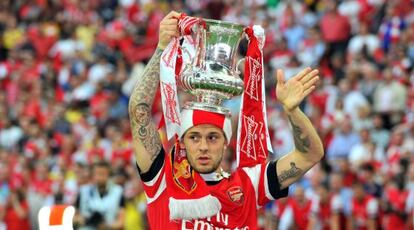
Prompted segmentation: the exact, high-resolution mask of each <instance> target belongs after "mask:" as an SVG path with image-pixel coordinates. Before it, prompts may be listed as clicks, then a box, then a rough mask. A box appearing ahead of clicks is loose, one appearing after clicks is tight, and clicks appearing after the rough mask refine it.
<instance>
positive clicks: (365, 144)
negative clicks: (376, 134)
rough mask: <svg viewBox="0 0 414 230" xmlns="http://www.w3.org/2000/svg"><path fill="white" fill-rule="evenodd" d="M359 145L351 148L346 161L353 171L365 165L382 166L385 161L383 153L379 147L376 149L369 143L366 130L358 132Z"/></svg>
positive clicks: (369, 138) (368, 135)
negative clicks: (375, 164) (376, 164)
mask: <svg viewBox="0 0 414 230" xmlns="http://www.w3.org/2000/svg"><path fill="white" fill-rule="evenodd" d="M359 136H360V143H358V144H356V145H354V146H353V147H352V148H351V151H350V153H349V156H348V159H349V162H350V163H351V167H352V168H353V169H354V171H357V170H358V168H359V166H361V165H363V164H365V163H371V162H372V163H374V162H375V163H378V164H380V165H381V164H382V163H383V162H384V161H385V153H384V151H383V150H382V149H381V148H380V147H376V146H375V144H374V143H372V141H371V136H370V133H369V130H368V129H362V130H361V131H359Z"/></svg>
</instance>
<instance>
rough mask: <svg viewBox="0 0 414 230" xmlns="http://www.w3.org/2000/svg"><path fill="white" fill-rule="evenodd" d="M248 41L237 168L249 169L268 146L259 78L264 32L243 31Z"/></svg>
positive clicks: (256, 28)
mask: <svg viewBox="0 0 414 230" xmlns="http://www.w3.org/2000/svg"><path fill="white" fill-rule="evenodd" d="M244 31H245V33H246V35H247V37H248V40H249V45H248V48H247V54H246V61H245V76H244V84H245V87H244V92H243V95H242V103H241V112H240V114H239V126H238V130H237V151H236V153H237V154H236V156H237V157H236V160H237V161H236V163H237V167H246V166H253V165H256V164H258V163H262V162H264V161H265V160H266V158H267V154H268V152H269V151H270V152H273V151H272V146H271V142H270V138H269V131H268V129H267V114H266V95H265V82H264V77H263V76H264V75H263V72H264V70H263V51H262V50H263V44H264V41H265V35H264V30H263V28H262V27H261V26H253V27H247V28H245V30H244Z"/></svg>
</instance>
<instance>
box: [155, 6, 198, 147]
mask: <svg viewBox="0 0 414 230" xmlns="http://www.w3.org/2000/svg"><path fill="white" fill-rule="evenodd" d="M198 21H199V19H198V18H194V17H188V16H185V15H184V14H182V15H181V16H180V18H179V24H178V27H179V30H180V33H181V35H182V36H183V37H184V38H185V39H184V42H185V44H186V45H189V46H191V45H194V44H191V43H190V42H189V41H191V39H190V34H191V33H192V31H191V28H192V27H193V25H194V24H196V23H197V22H198ZM182 56H183V55H182V49H181V46H180V41H179V38H173V39H172V40H171V42H170V43H169V44H168V46H167V47H166V48H165V50H164V51H163V53H162V55H161V60H160V90H161V100H162V109H163V113H164V122H165V127H166V132H167V139H168V140H170V139H171V138H173V137H174V136H175V135H176V134H178V132H179V129H180V126H181V120H180V105H179V102H178V94H177V80H178V79H179V78H180V75H181V72H182V69H183V57H182ZM187 58H191V57H187Z"/></svg>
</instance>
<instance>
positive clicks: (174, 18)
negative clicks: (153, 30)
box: [158, 11, 180, 50]
mask: <svg viewBox="0 0 414 230" xmlns="http://www.w3.org/2000/svg"><path fill="white" fill-rule="evenodd" d="M179 17H180V14H179V13H177V12H175V11H171V12H170V13H168V14H167V16H165V17H164V18H163V19H162V20H161V22H160V29H159V38H158V48H159V49H162V50H163V49H165V47H167V46H168V44H169V43H170V41H171V39H172V38H173V37H179V36H180V32H179V31H178V18H179Z"/></svg>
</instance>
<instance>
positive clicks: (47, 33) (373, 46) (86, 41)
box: [0, 0, 414, 230]
mask: <svg viewBox="0 0 414 230" xmlns="http://www.w3.org/2000/svg"><path fill="white" fill-rule="evenodd" d="M170 10H175V11H178V12H186V13H187V14H188V15H191V16H198V17H204V18H214V19H220V20H225V21H231V22H236V23H242V24H244V25H252V24H260V25H262V26H263V27H264V28H265V31H266V42H265V48H264V61H265V78H266V91H267V92H266V93H267V95H266V96H267V99H266V100H267V109H268V117H269V122H268V124H269V126H270V127H269V128H270V134H271V138H272V143H273V149H274V152H275V154H274V155H272V156H271V157H272V158H273V159H277V158H279V157H281V156H283V154H285V153H287V152H289V151H290V150H291V149H292V148H293V147H294V142H293V139H292V134H291V128H290V126H289V123H288V119H287V118H286V117H285V115H284V113H283V111H282V108H281V106H280V105H279V104H278V103H277V100H276V95H275V84H276V82H275V77H274V72H275V70H276V69H278V68H281V69H284V70H285V73H286V76H287V77H290V76H293V75H294V74H295V73H297V72H298V71H299V70H301V69H302V68H303V67H305V66H312V67H315V68H318V69H319V70H320V76H321V81H320V83H319V85H318V87H317V89H316V90H315V91H314V92H313V93H312V94H311V95H310V96H309V97H308V98H307V100H306V102H305V103H303V105H302V108H303V110H304V111H305V112H306V114H307V115H308V116H309V117H310V119H311V121H312V123H313V124H314V126H315V127H316V128H317V130H318V132H319V134H320V137H321V138H322V140H323V143H324V146H325V150H326V151H325V158H324V159H323V162H322V163H320V164H318V165H317V166H316V167H315V168H314V169H312V170H311V171H310V172H309V173H307V174H306V175H305V178H304V179H303V180H302V181H301V182H299V183H297V184H296V185H294V186H292V187H291V188H290V194H291V195H290V196H289V198H285V199H281V200H278V201H276V202H273V203H271V204H269V205H268V206H266V207H264V208H263V209H262V214H261V217H260V218H259V220H258V221H259V223H260V225H261V226H262V228H263V229H291V228H296V229H306V228H308V229H330V228H333V229H334V228H335V227H338V226H339V227H344V226H346V225H348V227H349V228H350V229H365V228H369V227H371V228H375V225H376V226H377V227H378V226H382V227H383V228H384V229H413V228H414V68H413V62H414V2H413V1H410V0H393V1H386V0H338V1H335V0H306V1H299V0H286V1H281V0H267V1H266V0H225V1H217V0H201V1H196V0H188V1H154V0H88V1H82V0H4V1H0V229H1V230H3V229H6V227H7V229H11V230H14V229H18V230H25V229H36V228H37V213H38V211H39V209H40V208H41V207H42V206H45V205H52V204H61V203H64V204H71V205H74V206H75V207H77V210H78V212H77V215H76V217H75V222H76V225H77V226H84V227H85V226H86V227H92V228H95V229H96V228H98V227H99V228H103V229H107V228H113V229H117V228H118V229H120V228H124V229H146V223H145V208H146V203H145V195H144V194H143V189H142V186H141V184H140V179H139V176H138V175H137V171H136V166H135V163H134V154H133V152H132V150H131V131H130V126H129V119H128V97H129V95H130V93H131V91H132V89H133V86H134V83H135V81H136V78H137V76H139V74H140V73H141V72H142V71H143V69H144V67H145V63H146V61H148V59H149V58H150V57H151V55H152V52H153V51H154V49H155V47H156V45H157V41H158V34H157V33H158V24H159V22H160V20H161V19H162V18H163V16H164V15H165V14H166V13H168V12H169V11H170ZM245 43H246V42H245V40H243V41H242V43H241V48H240V50H241V51H243V50H244V49H245ZM241 56H242V55H241ZM158 100H159V99H158ZM238 102H239V100H238V99H235V100H231V101H229V102H227V106H228V107H230V108H232V110H233V122H234V127H233V128H234V130H236V126H237V117H238V114H237V111H238V106H239V104H238ZM156 105H157V106H155V107H154V108H153V115H154V119H155V120H156V121H158V120H159V118H160V116H161V108H160V106H159V103H156ZM164 142H166V141H165V137H164ZM166 145H168V143H167V142H166ZM231 147H233V151H232V150H230V151H228V152H227V154H226V159H225V161H224V163H223V168H225V169H226V170H231V165H232V163H233V159H234V149H235V148H234V147H235V143H234V142H232V143H231ZM95 193H96V194H95ZM108 194H109V195H108ZM111 194H113V195H111ZM88 196H90V197H89V198H88ZM106 197H110V198H108V199H106ZM101 198H105V199H101ZM88 199H89V200H90V201H91V202H89V203H90V204H89V203H88V202H86V201H87V200H88ZM85 200H86V201H85ZM85 203H88V204H89V206H88V205H87V207H85V205H84V204H85ZM107 207H111V208H107ZM109 209H110V210H111V211H108V210H109ZM80 229H81V228H80Z"/></svg>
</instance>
